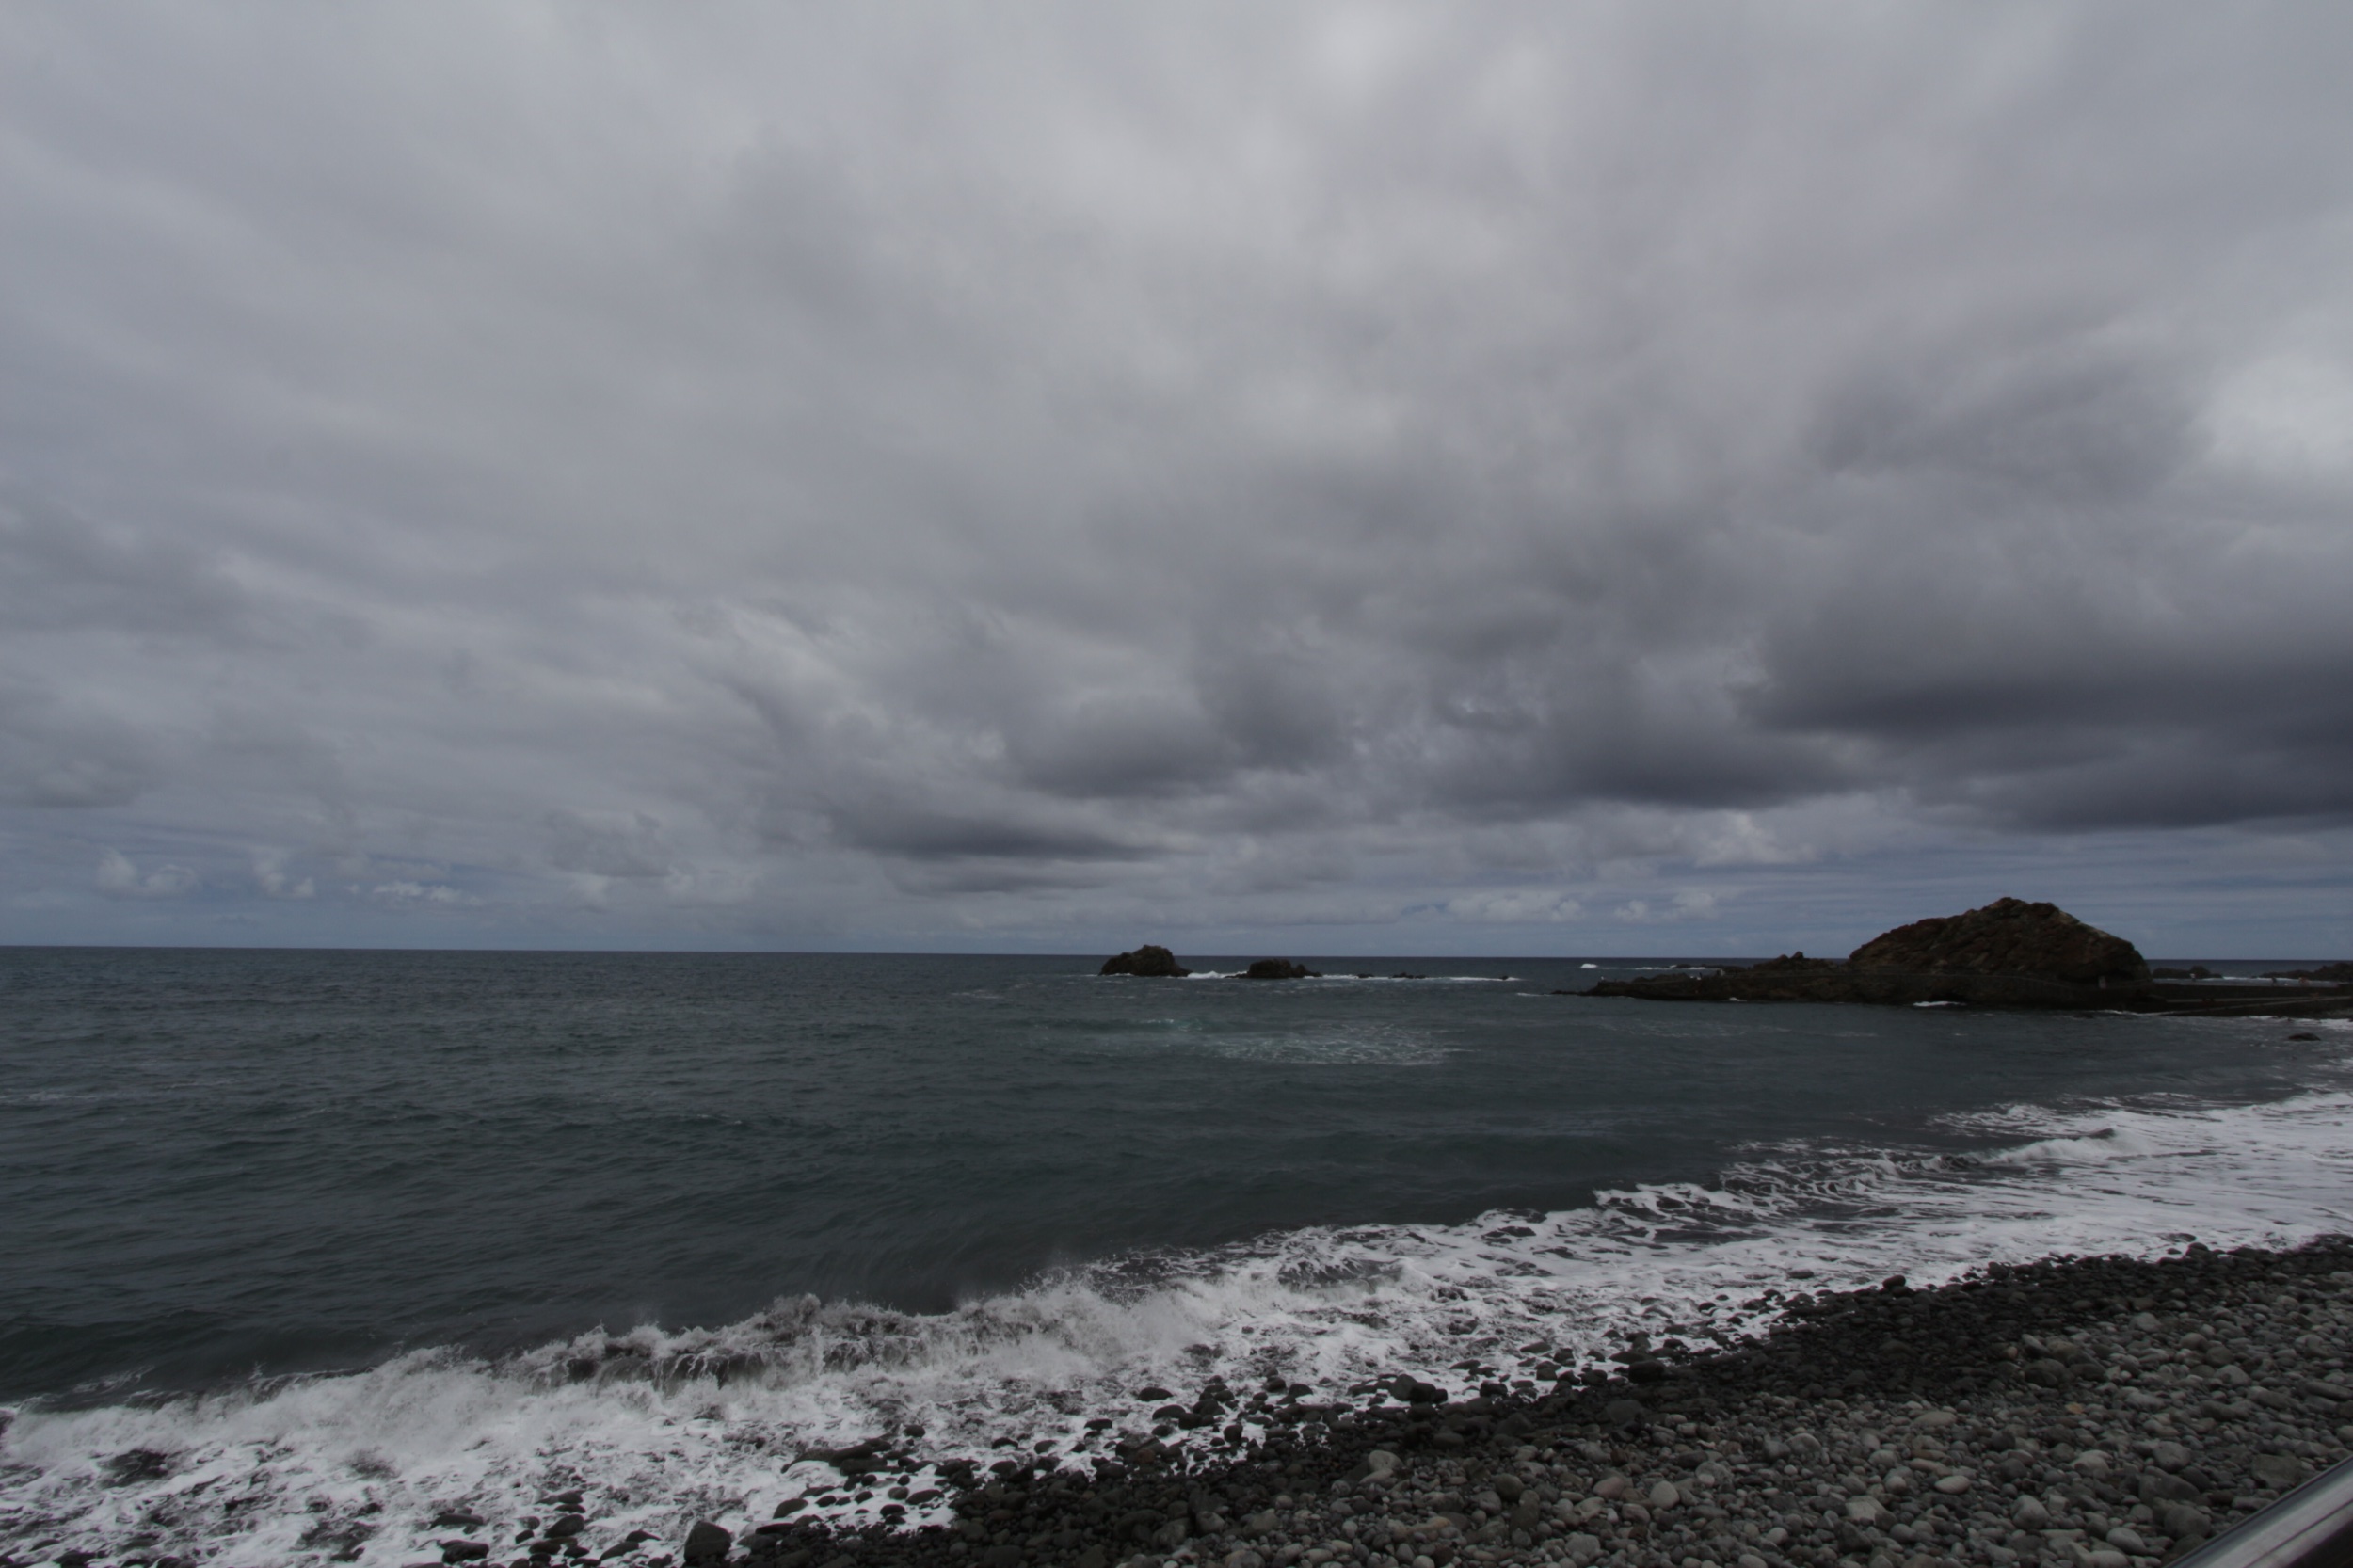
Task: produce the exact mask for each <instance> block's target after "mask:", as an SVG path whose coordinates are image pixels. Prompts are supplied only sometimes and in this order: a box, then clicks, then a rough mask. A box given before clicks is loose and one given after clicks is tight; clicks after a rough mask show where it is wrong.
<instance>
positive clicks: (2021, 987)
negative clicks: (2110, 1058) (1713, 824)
mask: <svg viewBox="0 0 2353 1568" xmlns="http://www.w3.org/2000/svg"><path fill="white" fill-rule="evenodd" d="M2184 979H2185V980H2186V981H2189V982H2190V983H2189V984H2184V983H2182V982H2180V981H2161V980H2155V979H2153V978H2152V976H2151V974H2150V970H2149V966H2148V963H2147V961H2146V960H2144V959H2143V958H2142V957H2141V955H2140V952H2139V951H2138V950H2137V949H2136V948H2135V947H2134V946H2133V945H2132V943H2130V942H2128V941H2126V940H2124V939H2123V938H2122V937H2121V936H2114V935H2112V934H2111V933H2108V932H2105V931H2102V930H2100V929H2099V928H2098V927H2096V926H2091V925H2087V924H2085V923H2084V922H2083V921H2081V920H2077V919H2076V918H2075V917H2074V916H2073V915H2070V914H2069V913H2068V912H2067V911H2066V910H2064V909H2061V908H2059V907H2058V906H2057V904H2028V903H2026V902H2025V901H2024V900H2022V899H2014V898H2005V899H1999V900H1996V901H1995V902H1994V903H1993V904H1987V905H1985V906H1984V907H1982V908H1979V909H1972V910H1969V911H1967V912H1965V913H1963V914H1960V915H1951V916H1944V917H1939V918H1936V919H1932V920H1914V921H1913V922H1912V923H1911V924H1909V925H1901V926H1897V928H1896V929H1895V930H1893V931H1888V932H1883V933H1881V935H1879V936H1875V937H1873V938H1872V939H1871V940H1869V941H1867V942H1865V943H1864V944H1863V946H1861V947H1859V948H1857V949H1855V951H1854V952H1852V953H1850V954H1849V955H1848V956H1847V957H1846V958H1844V959H1831V958H1808V957H1807V956H1806V955H1805V954H1804V953H1802V952H1794V953H1788V954H1785V955H1784V956H1783V957H1779V958H1771V959H1768V960H1766V961H1765V962H1764V963H1761V964H1750V965H1743V966H1737V967H1736V966H1728V967H1721V968H1706V969H1693V968H1685V969H1678V970H1677V971H1675V972H1673V973H1667V974H1655V975H1644V976H1640V977H1638V978H1636V979H1633V980H1605V981H1603V982H1601V983H1600V984H1597V985H1594V986H1593V988H1592V989H1590V990H1587V991H1584V992H1582V993H1579V994H1581V995H1584V996H1589V997H1633V998H1639V999H1641V1000H1651V1001H1835V1002H1873V1003H1878V1004H1880V1005H1882V1006H1922V1005H1933V1004H1940V1003H1942V1004H1950V1005H1967V1006H1977V1007H2011V1008H2039V1009H2062V1010H2068V1011H2083V1010H2087V1009H2113V1010H2122V1011H2130V1012H2141V1013H2207V1014H2230V1013H2258V1012H2260V1013H2281V1014H2294V1015H2297V1016H2353V994H2348V993H2345V992H2341V991H2339V990H2338V989H2337V988H2335V987H2333V986H2332V987H2330V988H2329V990H2327V991H2318V992H2312V993H2309V994H2308V993H2307V991H2306V990H2305V989H2304V988H2300V987H2299V989H2298V991H2297V993H2295V994H2287V993H2283V991H2282V989H2281V987H2279V986H2276V985H2235V986H2233V985H2227V984H2212V983H2209V982H2204V981H2200V980H2197V979H2195V978H2194V977H2189V976H2186V975H2185V976H2184Z"/></svg>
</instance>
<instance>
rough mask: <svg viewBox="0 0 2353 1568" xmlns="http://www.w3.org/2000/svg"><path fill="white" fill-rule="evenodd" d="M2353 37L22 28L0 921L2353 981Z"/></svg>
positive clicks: (942, 18) (1758, 30)
mask: <svg viewBox="0 0 2353 1568" xmlns="http://www.w3.org/2000/svg"><path fill="white" fill-rule="evenodd" d="M2348 82H2353V10H2348V9H2347V8H2345V7H2343V6H2330V5H2322V4H2308V5H2298V6H2281V7H2276V8H2275V7H2265V6H2262V5H2241V6H2230V7H2217V6H2208V5H2194V6H2193V5H2162V4H2159V5H2151V4H2129V5H2128V4H2115V5H2086V6H2066V5H2052V4H2047V3H2040V0H2039V3H2035V4H2029V5H2017V6H2002V5H1984V4H1966V5H1961V4H1954V5H1947V6H1932V5H1931V6H1902V7H1890V6H1884V5H1878V4H1862V3H1857V4H1852V5H1781V6H1755V5H1740V6H1721V7H1711V6H1707V5H1673V6H1657V5H1651V4H1627V5H1622V6H1608V5H1593V6H1582V7H1560V6H1554V5H1527V6H1507V5H1465V6H1432V5H1412V6H1396V7H1389V6H1382V5H1369V4H1368V5H1332V6H1316V5H1305V6H1287V5H1279V4H1275V5H1270V4H1267V3H1264V0H1249V3H1246V4H1236V5H1231V6H1223V7H1221V6H1215V5H1206V4H1204V5H1188V6H1182V7H1130V6H1103V5H1100V4H1095V3H1086V4H1074V5H1069V6H1064V7H1057V6H1053V5H1049V4H1037V5H1020V6H1014V7H1005V6H1000V5H994V4H990V5H981V4H975V5H971V6H962V7H957V6H924V5H915V4H904V5H900V4H892V5H865V6H830V7H805V8H804V7H792V6H785V5H778V4H758V5H753V4H744V5H728V4H719V3H698V4H694V5H662V6H648V5H643V4H630V5H613V6H605V5H600V4H597V3H594V0H560V3H559V0H548V3H543V4H535V3H506V0H462V3H455V4H447V5H436V4H429V3H417V0H401V3H398V4H389V3H388V4H382V5H365V4H350V5H335V6H308V5H292V4H282V5H281V4H271V3H257V4H250V5H237V6H226V7H223V6H206V5H195V4H185V5H156V6H146V7H141V6H136V5H106V6H86V5H78V4H65V3H58V4H40V3H33V4H24V5H15V6H10V7H8V8H6V9H5V10H0V213H4V214H5V215H6V217H5V220H4V221H0V263H4V264H0V940H8V941H17V942H43V941H131V942H173V943H179V942H202V943H216V942H217V943H248V942H266V943H278V942H299V943H347V944H394V945H404V946H410V945H427V946H476V945H501V946H520V945H559V946H685V947H744V946H749V947H777V948H825V947H869V948H911V949H919V950H949V949H978V950H984V951H1020V950H1045V951H1057V952H1111V951H1114V950H1117V949H1120V948H1125V947H1129V946H1132V945H1134V944H1135V943H1136V942H1139V941H1144V940H1160V941H1166V942H1169V943H1171V944H1172V945H1174V946H1176V947H1177V949H1178V950H1179V951H1180V952H1241V953H1245V954H1246V953H1250V952H1301V953H1319V952H1320V953H1335V954H1337V953H1349V952H1368V953H1445V952H1493V953H1507V954H1508V953H1541V952H1560V953H1602V952H1692V953H1709V952H1730V953H1737V952H1778V951H1783V950H1784V949H1785V948H1787V947H1790V946H1808V947H1811V948H1812V949H1813V950H1815V951H1817V952H1821V951H1837V952H1844V951H1845V950H1846V949H1847V948H1849V947H1851V946H1853V945H1854V944H1856V943H1857V942H1859V941H1861V940H1862V939H1863V938H1865V937H1866V936H1870V935H1871V934H1873V933H1874V932H1876V931H1878V930H1879V929H1881V927H1883V926H1885V925H1888V924H1892V923H1895V922H1896V921H1898V920H1907V919H1911V918H1913V917H1916V916H1919V915H1924V914H1930V913H1944V912H1950V911H1952V910H1957V909H1960V908H1962V907H1966V906H1969V905H1971V904H1977V903H1982V902H1984V901H1985V900H1987V899H1991V898H1993V897H1996V896H1999V895H2001V894H2004V893H2014V894H2016V895H2019V896H2022V897H2027V898H2055V899H2057V900H2058V901H2059V902H2061V903H2062V904H2066V905H2067V906H2068V907H2070V908H2071V909H2073V910H2075V911H2076V912H2077V913H2079V914H2081V915H2083V916H2084V917H2085V918H2087V919H2089V920H2094V921H2095V922H2097V923H2100V924H2104V925H2107V926H2109V927H2110V928H2112V929H2115V930H2118V931H2120V932H2121V933H2122V934H2124V935H2126V936H2131V937H2133V938H2134V939H2135V940H2137V941H2139V942H2140V943H2141V944H2142V945H2143V947H2144V948H2146V949H2148V950H2150V951H2151V952H2154V953H2158V954H2174V955H2189V954H2217V955H2220V954H2241V953H2244V954H2256V955H2277V956H2339V955H2345V954H2346V953H2353V92H2348V90H2347V87H2346V84H2347V83H2348Z"/></svg>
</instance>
